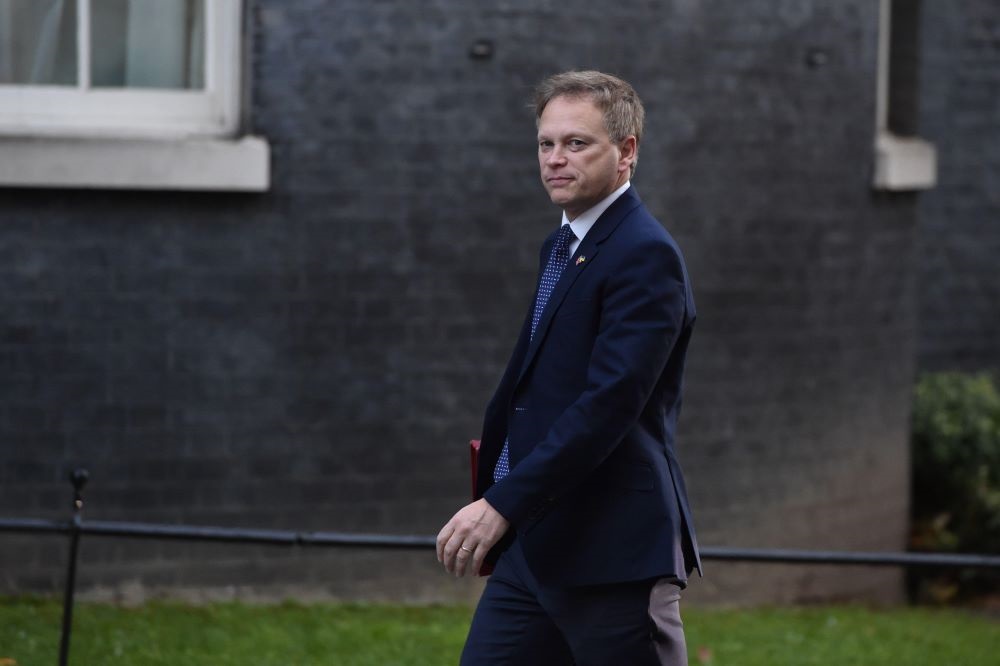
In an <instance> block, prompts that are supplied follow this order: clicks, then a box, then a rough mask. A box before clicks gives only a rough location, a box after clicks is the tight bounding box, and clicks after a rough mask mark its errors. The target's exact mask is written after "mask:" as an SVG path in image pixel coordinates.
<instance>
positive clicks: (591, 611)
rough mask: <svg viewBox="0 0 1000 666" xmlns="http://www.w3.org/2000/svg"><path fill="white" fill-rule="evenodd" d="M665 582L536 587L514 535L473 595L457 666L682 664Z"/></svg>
mask: <svg viewBox="0 0 1000 666" xmlns="http://www.w3.org/2000/svg"><path fill="white" fill-rule="evenodd" d="M680 590H681V588H680V586H679V585H678V584H677V583H676V582H675V581H674V580H673V579H668V578H663V579H660V580H643V581H630V582H625V583H615V584H607V585H587V586H579V587H570V588H551V587H546V586H541V585H539V583H538V581H537V580H536V579H535V577H534V576H533V575H532V573H531V570H530V569H529V568H528V565H527V562H526V561H525V559H524V552H523V551H522V549H521V546H520V543H519V541H518V540H517V539H515V540H514V542H513V544H512V545H511V546H510V548H508V549H507V550H506V551H505V552H504V553H503V555H501V557H500V560H499V561H498V562H497V566H496V569H495V571H494V573H493V575H492V576H491V577H490V579H489V581H487V583H486V588H485V589H484V590H483V595H482V597H481V598H480V600H479V605H478V607H477V608H476V612H475V615H474V616H473V618H472V626H471V627H470V628H469V636H468V638H467V639H466V643H465V649H464V651H463V652H462V660H461V666H501V665H503V666H687V663H688V662H687V649H686V646H685V643H684V627H683V625H682V623H681V617H680V596H681V595H680Z"/></svg>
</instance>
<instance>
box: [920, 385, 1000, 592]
mask: <svg viewBox="0 0 1000 666" xmlns="http://www.w3.org/2000/svg"><path fill="white" fill-rule="evenodd" d="M912 439H913V488H912V490H913V504H912V506H913V536H912V542H911V546H912V547H913V548H914V549H917V550H947V551H958V552H971V553H1000V391H998V390H997V386H996V384H995V383H994V381H993V379H992V378H991V377H990V375H987V374H960V373H934V374H926V375H923V376H922V377H920V379H919V381H918V382H917V386H916V390H915V394H914V405H913V428H912ZM933 577H934V579H935V580H936V581H937V582H938V585H939V587H940V584H941V582H942V581H945V580H946V581H949V582H950V586H951V588H952V589H950V590H949V589H948V588H947V586H946V587H945V589H944V590H943V591H944V592H945V593H946V594H947V595H949V596H950V595H953V594H955V593H959V594H963V595H968V594H975V593H978V592H985V591H987V590H986V588H992V589H995V588H996V583H997V580H998V579H1000V576H996V575H982V574H978V575H976V574H969V573H968V572H966V573H964V574H963V575H957V574H950V575H942V574H941V573H936V574H934V575H933ZM925 582H926V580H925ZM941 592H942V590H939V592H938V594H937V595H936V596H941Z"/></svg>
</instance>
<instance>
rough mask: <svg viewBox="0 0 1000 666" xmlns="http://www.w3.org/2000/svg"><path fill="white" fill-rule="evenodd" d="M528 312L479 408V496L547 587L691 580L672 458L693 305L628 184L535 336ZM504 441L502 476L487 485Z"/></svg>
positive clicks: (667, 246) (687, 514) (682, 498)
mask: <svg viewBox="0 0 1000 666" xmlns="http://www.w3.org/2000/svg"><path fill="white" fill-rule="evenodd" d="M554 237H555V234H554V233H553V234H552V235H551V236H550V237H549V238H548V239H547V240H546V242H545V243H544V244H543V246H542V251H541V262H540V271H541V270H543V269H544V265H545V263H546V262H547V260H548V256H549V252H550V249H551V246H552V242H553V239H554ZM533 307H534V304H533V303H532V306H531V307H529V309H528V315H527V317H526V319H525V322H524V325H523V327H522V329H521V334H520V337H519V339H518V341H517V344H516V346H515V347H514V352H513V355H512V357H511V359H510V362H509V363H508V365H507V369H506V371H505V372H504V375H503V378H502V379H501V380H500V384H499V386H498V388H497V391H496V394H495V395H494V396H493V399H492V400H491V401H490V403H489V405H488V407H487V409H486V415H485V420H484V424H483V433H482V437H481V439H482V445H481V449H480V456H479V467H478V470H477V474H478V484H477V485H478V488H479V490H480V493H481V496H485V497H486V499H487V501H488V502H489V503H490V504H491V505H492V506H493V507H494V508H495V509H496V510H497V511H499V512H500V513H501V514H502V515H503V516H504V517H505V518H507V519H508V520H509V521H510V523H511V525H512V530H516V534H517V538H518V539H519V540H520V542H521V545H522V548H523V550H524V553H525V557H526V559H527V561H528V564H529V566H531V568H532V571H533V573H534V574H535V576H536V577H537V578H538V579H539V581H541V582H543V583H545V584H551V585H588V584H598V583H613V582H623V581H629V580H639V579H647V578H659V577H667V576H674V577H676V578H678V579H680V580H681V581H683V580H686V579H687V577H688V575H689V574H690V573H691V571H692V570H694V569H697V570H698V571H699V573H700V572H701V562H700V559H699V556H698V547H697V541H696V539H695V534H694V529H693V526H692V522H691V511H690V508H689V506H688V499H687V492H686V490H685V485H684V478H683V476H682V474H681V468H680V464H679V463H678V461H677V457H676V455H675V451H674V442H675V433H676V429H677V417H678V413H679V411H680V406H681V383H682V377H683V373H684V357H685V352H686V350H687V346H688V341H689V339H690V337H691V328H692V325H693V324H694V320H695V307H694V299H693V296H692V293H691V285H690V281H689V280H688V275H687V269H686V268H685V265H684V260H683V258H682V256H681V252H680V249H679V248H678V247H677V244H676V243H675V242H674V240H673V238H671V237H670V235H669V234H668V233H667V232H666V231H665V230H664V228H663V226H662V225H660V224H659V222H657V221H656V219H655V218H654V217H653V216H652V215H651V214H650V213H649V211H648V210H647V209H646V207H645V206H644V205H643V204H642V201H641V200H640V199H639V196H638V194H637V193H636V192H635V189H634V188H632V187H630V188H629V189H628V190H626V191H625V192H624V193H623V194H622V195H621V196H620V197H619V198H618V199H617V200H615V202H614V203H612V204H611V206H610V207H609V208H608V209H607V210H606V211H605V212H604V214H603V215H601V217H600V218H599V219H598V220H597V222H596V223H595V224H594V226H593V227H591V229H590V231H589V232H588V233H587V235H586V237H585V238H584V239H583V240H582V242H581V243H580V246H579V248H578V249H577V251H576V253H575V254H574V255H573V257H572V258H571V259H570V261H569V264H568V266H567V268H566V269H565V271H564V272H563V274H562V277H561V278H560V280H559V282H558V283H557V284H556V286H555V289H554V290H553V292H552V295H551V296H550V298H549V302H548V304H547V305H546V308H545V311H544V313H543V315H542V318H541V320H540V322H539V324H538V328H537V330H536V332H535V336H534V338H532V337H531V312H532V309H533ZM505 439H506V440H508V441H509V442H510V462H511V471H510V474H509V475H508V476H507V477H506V478H505V479H503V480H501V481H500V482H499V483H496V484H494V483H493V468H494V466H495V465H496V462H497V459H498V458H499V455H500V451H501V449H502V447H503V443H504V440H505ZM512 534H513V532H512V533H510V534H508V536H507V538H505V539H504V540H502V541H501V542H500V543H499V544H497V546H496V547H494V549H493V552H491V553H490V557H489V558H488V560H490V559H495V558H497V557H498V556H499V553H500V552H501V551H502V550H503V548H505V547H506V545H507V544H509V542H510V537H511V536H512Z"/></svg>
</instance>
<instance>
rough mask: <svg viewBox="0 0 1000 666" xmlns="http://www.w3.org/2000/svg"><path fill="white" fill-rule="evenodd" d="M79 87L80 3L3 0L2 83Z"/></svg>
mask: <svg viewBox="0 0 1000 666" xmlns="http://www.w3.org/2000/svg"><path fill="white" fill-rule="evenodd" d="M3 83H18V84H26V83H36V84H50V85H51V84H56V85H75V84H76V0H0V84H3Z"/></svg>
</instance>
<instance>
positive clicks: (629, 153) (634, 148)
mask: <svg viewBox="0 0 1000 666" xmlns="http://www.w3.org/2000/svg"><path fill="white" fill-rule="evenodd" d="M618 150H619V153H620V156H619V158H618V170H619V171H625V170H627V169H631V168H632V165H633V164H635V161H636V159H637V158H638V152H639V144H638V142H637V141H636V140H635V137H634V136H628V137H625V140H624V141H622V142H621V145H620V146H619V147H618Z"/></svg>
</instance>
